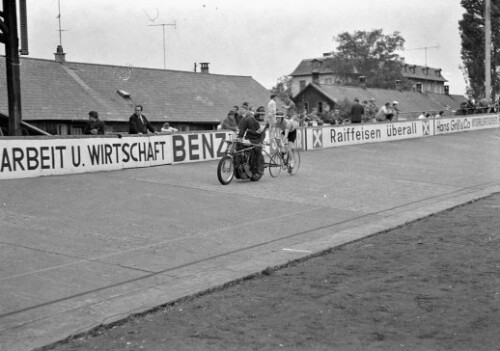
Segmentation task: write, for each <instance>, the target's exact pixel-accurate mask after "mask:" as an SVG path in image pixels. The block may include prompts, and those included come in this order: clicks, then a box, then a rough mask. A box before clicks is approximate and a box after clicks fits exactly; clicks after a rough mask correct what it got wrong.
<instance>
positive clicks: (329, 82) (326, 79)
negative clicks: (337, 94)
mask: <svg viewBox="0 0 500 351" xmlns="http://www.w3.org/2000/svg"><path fill="white" fill-rule="evenodd" d="M332 83H333V82H332V78H325V84H326V85H332Z"/></svg>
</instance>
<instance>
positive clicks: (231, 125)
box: [220, 110, 238, 132]
mask: <svg viewBox="0 0 500 351" xmlns="http://www.w3.org/2000/svg"><path fill="white" fill-rule="evenodd" d="M235 116H236V113H235V112H234V111H232V110H231V111H229V113H228V114H227V117H226V118H224V120H223V121H222V123H221V128H220V129H224V130H232V131H233V132H238V124H237V123H236V118H235Z"/></svg>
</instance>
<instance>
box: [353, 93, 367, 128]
mask: <svg viewBox="0 0 500 351" xmlns="http://www.w3.org/2000/svg"><path fill="white" fill-rule="evenodd" d="M364 114H365V109H364V108H363V105H361V104H360V103H359V99H358V98H354V104H353V105H352V106H351V113H350V115H351V123H361V120H362V119H363V115H364Z"/></svg>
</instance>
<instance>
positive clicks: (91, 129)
mask: <svg viewBox="0 0 500 351" xmlns="http://www.w3.org/2000/svg"><path fill="white" fill-rule="evenodd" d="M83 134H93V135H96V134H104V122H103V121H101V120H99V114H98V113H97V112H96V111H90V112H89V121H88V122H87V125H86V126H85V130H84V131H83Z"/></svg>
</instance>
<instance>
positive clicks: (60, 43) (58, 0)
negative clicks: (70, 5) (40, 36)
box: [57, 0, 63, 47]
mask: <svg viewBox="0 0 500 351" xmlns="http://www.w3.org/2000/svg"><path fill="white" fill-rule="evenodd" d="M57 6H58V8H59V15H58V16H57V18H58V20H59V46H61V47H62V31H63V30H62V29H61V0H57Z"/></svg>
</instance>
